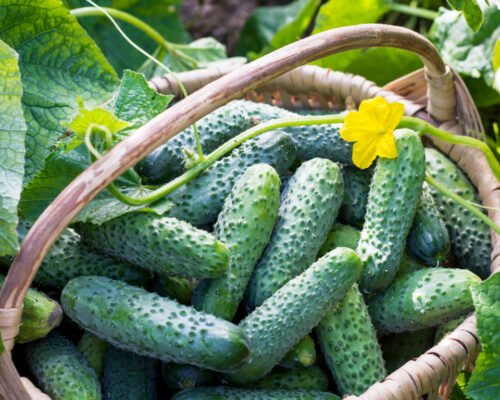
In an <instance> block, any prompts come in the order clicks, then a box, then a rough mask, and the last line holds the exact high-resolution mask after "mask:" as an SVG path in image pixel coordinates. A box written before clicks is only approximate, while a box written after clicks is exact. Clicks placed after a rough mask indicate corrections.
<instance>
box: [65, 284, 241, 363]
mask: <svg viewBox="0 0 500 400" xmlns="http://www.w3.org/2000/svg"><path fill="white" fill-rule="evenodd" d="M61 302H62V304H63V308H64V311H65V313H66V314H67V315H68V316H69V317H70V318H71V319H73V320H75V321H76V322H78V323H79V324H80V325H81V326H83V327H84V328H85V329H86V330H88V331H90V332H92V333H94V334H95V335H96V336H98V337H100V338H101V339H104V340H106V341H107V342H109V343H111V344H113V345H114V346H116V347H119V348H121V349H123V350H128V351H131V352H133V353H136V354H138V355H144V356H149V357H153V358H159V359H161V360H163V361H174V362H178V363H188V364H193V365H197V366H199V367H204V368H209V369H213V370H216V371H217V370H219V371H227V370H231V369H232V368H234V366H235V364H238V363H240V362H241V361H242V360H243V359H244V358H245V357H246V356H247V355H248V353H249V350H248V344H247V339H246V337H245V334H244V332H243V329H241V328H239V327H237V326H236V325H233V324H232V323H230V322H227V321H224V320H222V319H219V318H216V317H214V316H212V315H209V314H205V313H202V312H199V311H196V310H195V309H194V308H192V307H188V306H183V305H181V304H179V303H177V302H176V301H174V300H170V299H168V298H163V297H160V296H158V295H157V294H154V293H149V292H147V291H145V290H144V289H141V288H138V287H134V286H130V285H128V284H126V283H124V282H120V281H113V280H111V279H108V278H103V277H97V276H88V277H80V278H76V279H73V280H72V281H70V282H69V283H68V284H67V285H66V287H65V288H64V290H63V292H62V295H61Z"/></svg>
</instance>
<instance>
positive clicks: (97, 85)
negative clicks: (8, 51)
mask: <svg viewBox="0 0 500 400" xmlns="http://www.w3.org/2000/svg"><path fill="white" fill-rule="evenodd" d="M0 14H1V15H2V18H1V19H0V39H1V40H3V41H5V42H6V43H7V44H8V45H9V46H11V47H12V48H14V49H15V50H16V51H17V53H18V54H19V69H20V71H21V76H22V84H23V97H22V103H23V111H24V116H25V118H26V123H27V127H28V130H27V133H26V157H25V159H26V163H25V179H24V181H25V183H27V182H28V181H29V180H30V179H31V178H33V176H34V175H35V174H37V173H38V172H39V171H40V170H41V169H42V168H43V165H44V163H45V159H46V158H47V156H48V155H49V153H50V149H51V146H52V145H53V144H54V143H55V142H56V141H57V139H58V138H59V137H60V136H61V135H63V134H64V131H65V128H64V127H63V126H62V124H61V122H62V121H67V120H68V119H71V116H72V115H74V114H75V113H76V111H77V110H78V104H77V96H81V97H82V98H83V100H84V101H85V102H86V103H88V104H95V103H100V102H102V101H104V100H105V99H107V98H109V93H110V92H112V91H113V90H114V89H115V88H116V86H117V85H118V83H119V80H118V77H117V76H116V73H115V72H114V70H113V68H112V67H111V65H110V64H109V63H108V62H107V60H106V59H105V57H104V56H103V54H102V53H101V51H100V50H99V49H98V47H97V46H96V45H95V43H94V42H93V41H92V39H91V38H90V37H89V36H88V35H87V33H86V32H85V31H84V29H83V28H82V27H81V26H80V25H79V24H78V22H77V21H76V20H75V18H74V17H72V16H71V15H70V14H69V11H68V10H67V8H66V7H65V6H64V5H63V3H62V1H61V0H44V1H39V0H17V1H15V2H5V1H4V2H1V3H0Z"/></svg>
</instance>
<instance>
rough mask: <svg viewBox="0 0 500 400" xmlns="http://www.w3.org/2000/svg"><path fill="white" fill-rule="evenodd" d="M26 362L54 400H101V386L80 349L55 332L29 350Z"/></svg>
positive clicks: (35, 343)
mask: <svg viewBox="0 0 500 400" xmlns="http://www.w3.org/2000/svg"><path fill="white" fill-rule="evenodd" d="M26 361H27V363H28V366H29V368H30V370H31V372H32V373H33V375H34V377H35V379H36V383H37V384H38V386H39V387H40V389H42V390H43V392H44V393H47V394H48V395H49V396H50V397H51V399H52V400H75V399H85V400H100V399H101V384H100V382H99V380H98V379H97V375H96V373H95V371H94V369H93V368H92V367H91V366H90V365H89V363H88V362H87V360H86V358H85V357H84V356H83V355H82V354H81V353H80V351H78V348H77V347H76V346H75V345H74V344H73V343H71V342H70V341H69V340H68V339H66V338H65V337H64V336H61V335H60V334H58V333H56V332H51V333H50V334H49V335H48V336H47V337H45V338H43V339H41V340H38V341H36V342H33V343H30V344H29V345H28V346H27V347H26Z"/></svg>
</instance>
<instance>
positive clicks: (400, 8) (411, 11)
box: [389, 3, 439, 19]
mask: <svg viewBox="0 0 500 400" xmlns="http://www.w3.org/2000/svg"><path fill="white" fill-rule="evenodd" d="M389 9H390V10H391V11H395V12H398V13H401V14H406V15H412V16H414V17H419V18H425V19H435V18H436V17H437V16H438V15H439V14H438V13H437V12H436V11H432V10H427V9H425V8H420V7H413V6H409V5H406V4H399V3H390V4H389Z"/></svg>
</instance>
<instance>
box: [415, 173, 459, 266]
mask: <svg viewBox="0 0 500 400" xmlns="http://www.w3.org/2000/svg"><path fill="white" fill-rule="evenodd" d="M406 243H407V247H408V252H409V253H410V254H411V255H412V256H413V257H414V258H415V259H417V260H418V261H420V262H422V263H424V264H425V265H428V266H437V265H439V264H442V262H443V261H445V260H446V259H447V258H448V254H449V252H450V236H449V234H448V231H447V230H446V226H445V224H444V222H443V221H442V219H441V216H440V215H439V211H438V210H437V208H436V204H435V202H434V199H433V198H432V194H431V192H430V188H429V186H428V185H427V183H425V182H424V185H423V188H422V196H421V197H420V203H419V205H418V207H417V211H416V213H415V218H414V219H413V224H412V226H411V229H410V233H409V234H408V238H407V239H406Z"/></svg>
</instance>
